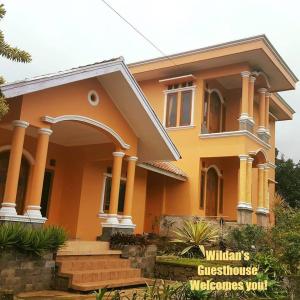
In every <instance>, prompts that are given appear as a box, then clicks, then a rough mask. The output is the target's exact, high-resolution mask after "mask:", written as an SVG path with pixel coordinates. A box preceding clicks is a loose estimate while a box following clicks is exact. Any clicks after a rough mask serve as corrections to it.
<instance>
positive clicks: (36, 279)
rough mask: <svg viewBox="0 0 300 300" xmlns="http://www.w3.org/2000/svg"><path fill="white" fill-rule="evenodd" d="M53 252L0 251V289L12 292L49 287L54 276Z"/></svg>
mask: <svg viewBox="0 0 300 300" xmlns="http://www.w3.org/2000/svg"><path fill="white" fill-rule="evenodd" d="M54 269H55V261H54V259H53V254H51V253H49V254H45V255H43V256H42V257H39V256H37V255H29V254H23V253H20V252H18V251H15V250H5V251H1V252H0V289H6V290H12V291H13V292H15V293H17V292H21V291H34V290H45V289H49V288H50V287H51V285H52V280H53V278H54Z"/></svg>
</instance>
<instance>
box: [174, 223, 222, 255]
mask: <svg viewBox="0 0 300 300" xmlns="http://www.w3.org/2000/svg"><path fill="white" fill-rule="evenodd" d="M174 234H175V236H176V238H174V239H173V240H172V241H173V242H174V243H182V244H185V245H186V246H187V247H186V248H184V249H183V250H182V252H181V255H183V254H185V253H187V252H189V251H191V250H192V249H194V248H198V249H199V250H200V252H201V253H202V254H203V256H205V248H204V245H206V244H208V243H214V242H216V241H217V240H218V238H219V229H218V228H216V226H215V225H213V224H211V223H208V222H205V221H196V222H193V221H185V222H184V225H183V226H182V227H178V228H177V229H176V230H174Z"/></svg>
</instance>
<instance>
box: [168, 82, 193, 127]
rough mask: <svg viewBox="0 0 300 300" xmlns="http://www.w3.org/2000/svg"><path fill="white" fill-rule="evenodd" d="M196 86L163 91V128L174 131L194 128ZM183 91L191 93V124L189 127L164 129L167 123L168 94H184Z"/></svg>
mask: <svg viewBox="0 0 300 300" xmlns="http://www.w3.org/2000/svg"><path fill="white" fill-rule="evenodd" d="M196 87H197V86H196V85H192V86H186V87H180V88H177V89H171V90H164V91H163V93H164V120H163V124H164V127H165V128H166V129H167V130H174V129H175V130H176V129H184V128H192V127H195V125H194V107H195V90H196ZM184 91H192V107H191V124H190V125H184V126H180V125H178V126H173V127H166V121H167V99H168V94H174V93H178V92H184Z"/></svg>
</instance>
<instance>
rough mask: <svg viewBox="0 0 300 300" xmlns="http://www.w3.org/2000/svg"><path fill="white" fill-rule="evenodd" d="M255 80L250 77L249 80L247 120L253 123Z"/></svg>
mask: <svg viewBox="0 0 300 300" xmlns="http://www.w3.org/2000/svg"><path fill="white" fill-rule="evenodd" d="M255 80H256V78H255V77H254V76H250V80H249V101H248V102H249V108H248V111H249V118H250V120H252V121H253V105H254V84H255Z"/></svg>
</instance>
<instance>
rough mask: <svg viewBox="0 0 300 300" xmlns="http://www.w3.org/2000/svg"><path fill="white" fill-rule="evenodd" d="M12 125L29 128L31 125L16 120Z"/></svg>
mask: <svg viewBox="0 0 300 300" xmlns="http://www.w3.org/2000/svg"><path fill="white" fill-rule="evenodd" d="M12 125H13V126H14V127H22V128H27V127H28V126H29V123H28V122H26V121H22V120H14V121H12Z"/></svg>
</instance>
